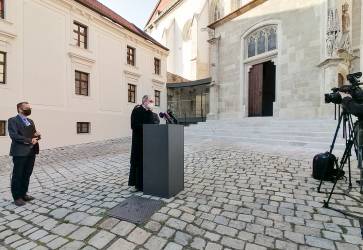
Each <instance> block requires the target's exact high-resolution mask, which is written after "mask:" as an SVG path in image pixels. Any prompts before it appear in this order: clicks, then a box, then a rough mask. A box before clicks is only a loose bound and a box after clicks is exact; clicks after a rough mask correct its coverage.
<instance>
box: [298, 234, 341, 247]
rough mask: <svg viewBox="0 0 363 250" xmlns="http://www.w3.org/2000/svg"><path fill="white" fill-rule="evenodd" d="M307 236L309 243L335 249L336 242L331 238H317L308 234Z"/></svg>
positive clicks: (307, 242)
mask: <svg viewBox="0 0 363 250" xmlns="http://www.w3.org/2000/svg"><path fill="white" fill-rule="evenodd" d="M305 238H306V244H307V245H310V246H313V247H319V248H324V249H335V246H334V242H333V241H331V240H327V239H322V238H317V237H313V236H306V237H305Z"/></svg>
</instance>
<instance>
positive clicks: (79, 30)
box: [73, 21, 88, 49]
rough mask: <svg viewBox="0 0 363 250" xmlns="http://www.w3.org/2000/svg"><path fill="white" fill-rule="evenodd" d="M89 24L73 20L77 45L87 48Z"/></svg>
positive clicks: (74, 37)
mask: <svg viewBox="0 0 363 250" xmlns="http://www.w3.org/2000/svg"><path fill="white" fill-rule="evenodd" d="M87 36H88V34H87V26H85V25H83V24H80V23H78V22H76V21H75V22H73V39H74V41H75V45H76V46H78V47H80V48H83V49H87Z"/></svg>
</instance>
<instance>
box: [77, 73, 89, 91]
mask: <svg viewBox="0 0 363 250" xmlns="http://www.w3.org/2000/svg"><path fill="white" fill-rule="evenodd" d="M77 73H79V76H80V78H79V79H77ZM82 75H86V76H87V81H85V80H82ZM89 79H90V74H89V73H87V72H83V71H80V70H75V71H74V88H75V94H76V95H81V96H90V94H89V93H90V91H89V89H90V87H89V85H90V84H89V82H90V81H89ZM77 81H78V82H79V86H78V88H77ZM82 83H86V84H87V88H86V91H87V93H86V94H84V93H82V90H83V89H84V88H82ZM77 91H78V93H77Z"/></svg>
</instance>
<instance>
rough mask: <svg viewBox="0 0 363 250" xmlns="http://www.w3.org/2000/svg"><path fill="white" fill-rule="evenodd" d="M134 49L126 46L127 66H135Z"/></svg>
mask: <svg viewBox="0 0 363 250" xmlns="http://www.w3.org/2000/svg"><path fill="white" fill-rule="evenodd" d="M135 56H136V49H135V48H133V47H130V46H127V64H129V65H132V66H135Z"/></svg>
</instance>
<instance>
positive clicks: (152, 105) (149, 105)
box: [146, 102, 154, 110]
mask: <svg viewBox="0 0 363 250" xmlns="http://www.w3.org/2000/svg"><path fill="white" fill-rule="evenodd" d="M146 108H147V109H149V110H152V109H153V108H154V103H151V102H149V103H148V104H147V105H146Z"/></svg>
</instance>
